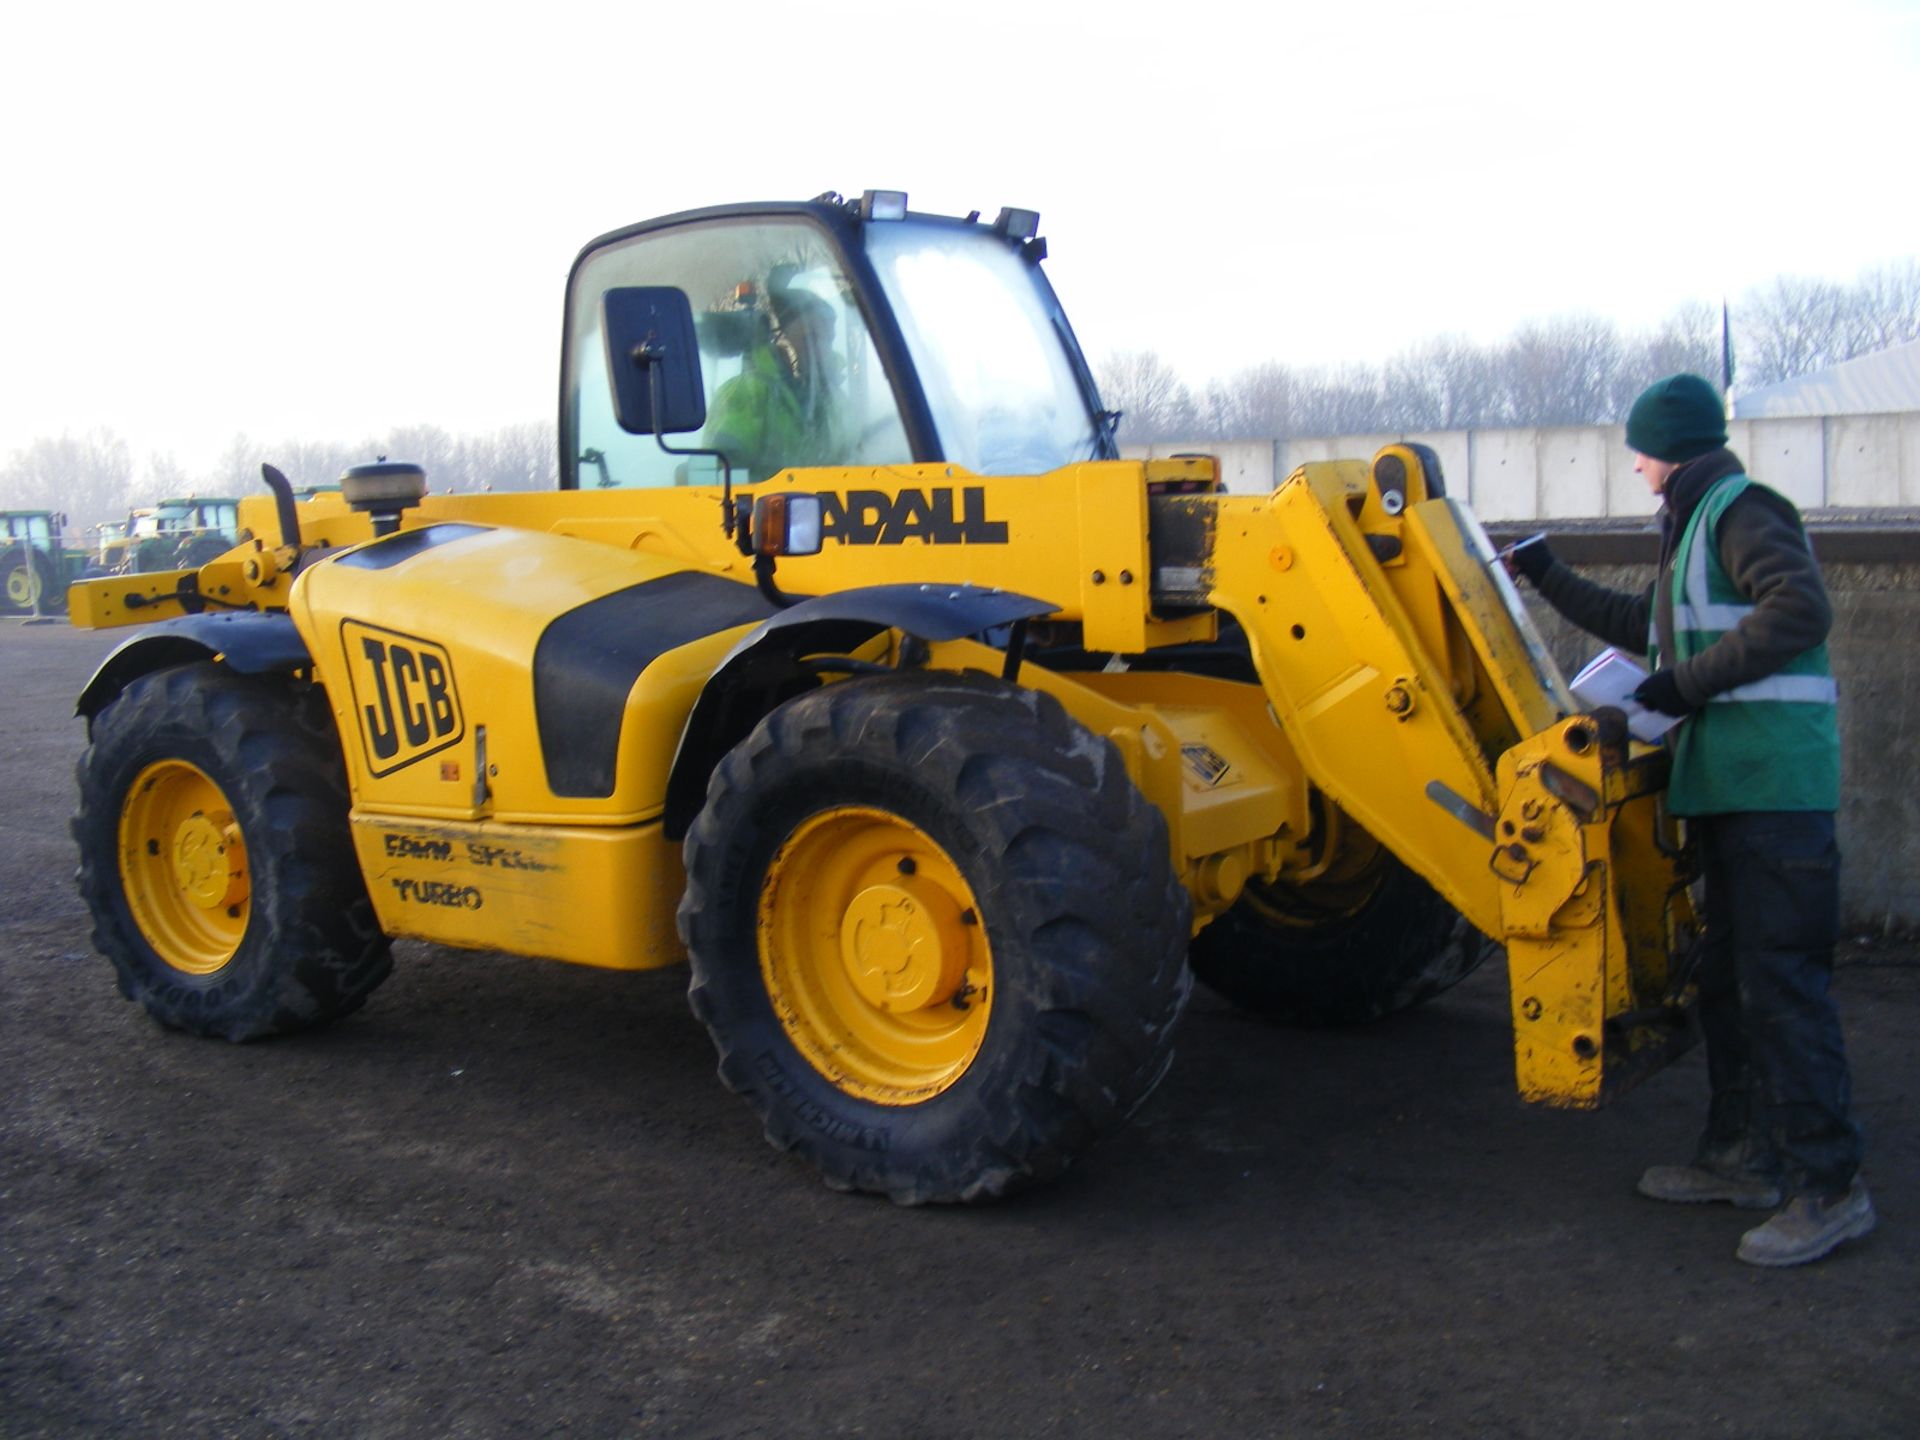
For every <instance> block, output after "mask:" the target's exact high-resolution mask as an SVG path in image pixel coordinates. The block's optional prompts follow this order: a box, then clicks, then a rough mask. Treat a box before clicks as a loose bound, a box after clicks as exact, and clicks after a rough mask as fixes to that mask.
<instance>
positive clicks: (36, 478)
mask: <svg viewBox="0 0 1920 1440" xmlns="http://www.w3.org/2000/svg"><path fill="white" fill-rule="evenodd" d="M132 478H133V455H132V451H131V450H130V449H129V448H128V446H127V442H126V441H125V440H124V439H122V438H121V437H120V436H119V435H117V434H115V433H114V432H113V431H111V430H103V429H95V430H89V431H87V432H86V433H85V434H83V435H74V434H72V433H69V432H62V433H61V434H60V435H58V436H52V437H48V436H43V437H41V438H39V439H37V440H35V441H34V442H33V443H32V444H30V445H28V446H26V447H25V448H24V449H20V450H16V451H14V452H13V454H12V455H11V456H9V457H8V459H7V461H6V463H5V464H4V465H0V508H5V509H9V510H56V511H60V512H63V513H64V514H65V515H66V516H67V517H68V520H69V522H70V523H71V524H72V526H73V527H74V528H76V529H85V528H86V527H87V526H88V525H91V524H94V523H95V522H97V521H101V520H109V519H113V518H115V517H116V516H118V517H124V516H125V514H126V509H127V496H128V490H129V484H130V482H131V480H132Z"/></svg>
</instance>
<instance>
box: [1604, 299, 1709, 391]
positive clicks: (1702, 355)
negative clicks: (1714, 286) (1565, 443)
mask: <svg viewBox="0 0 1920 1440" xmlns="http://www.w3.org/2000/svg"><path fill="white" fill-rule="evenodd" d="M1720 338H1721V337H1720V312H1719V311H1718V310H1716V309H1715V308H1714V307H1713V306H1711V305H1703V304H1700V303H1699V302H1697V301H1696V302H1694V303H1691V304H1687V305H1682V306H1681V307H1680V308H1679V309H1677V310H1675V311H1674V312H1673V314H1671V315H1670V316H1668V317H1667V319H1666V320H1665V322H1663V323H1662V324H1661V325H1659V326H1658V327H1657V328H1655V329H1653V330H1651V331H1648V332H1646V333H1645V334H1642V335H1636V336H1633V337H1631V338H1630V339H1629V340H1628V341H1627V342H1626V343H1625V345H1624V346H1623V347H1622V349H1621V352H1620V364H1619V366H1618V368H1617V369H1616V370H1615V372H1614V378H1613V398H1612V403H1611V404H1610V405H1609V406H1608V417H1609V418H1610V419H1616V420H1617V419H1619V418H1620V417H1621V416H1623V415H1625V414H1626V413H1627V410H1628V408H1629V407H1630V406H1631V405H1632V404H1633V401H1634V397H1635V396H1637V395H1639V393H1640V392H1641V391H1642V390H1644V389H1646V388H1647V386H1649V385H1651V384H1653V382H1654V381H1656V380H1660V379H1663V378H1665V377H1666V376H1668V375H1677V374H1679V373H1680V372H1681V371H1683V370H1684V371H1687V372H1689V373H1691V374H1694V375H1699V376H1703V377H1704V378H1706V379H1708V380H1711V381H1713V382H1714V383H1715V384H1716V385H1717V384H1719V383H1720V358H1721V357H1720Z"/></svg>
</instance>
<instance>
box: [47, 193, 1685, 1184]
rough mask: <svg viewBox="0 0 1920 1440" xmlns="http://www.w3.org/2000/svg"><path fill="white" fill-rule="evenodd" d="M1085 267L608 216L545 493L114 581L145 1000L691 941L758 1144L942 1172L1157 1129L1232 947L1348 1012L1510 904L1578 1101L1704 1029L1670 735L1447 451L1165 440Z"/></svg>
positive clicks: (318, 529) (765, 208)
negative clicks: (1095, 321) (1066, 309)
mask: <svg viewBox="0 0 1920 1440" xmlns="http://www.w3.org/2000/svg"><path fill="white" fill-rule="evenodd" d="M1044 253H1045V246H1044V244H1043V242H1042V241H1041V240H1039V239H1038V238H1037V235H1036V217H1034V216H1033V215H1032V214H1031V213H1028V212H1022V211H1017V210H1005V211H1002V212H1001V213H1000V215H999V217H998V218H997V219H996V220H994V221H992V222H986V221H983V220H982V219H981V218H980V217H979V216H978V215H970V216H968V217H966V218H964V219H956V218H946V217H938V216H930V215H921V214H916V213H910V212H909V211H908V210H907V208H906V203H905V197H904V196H902V195H898V194H890V193H884V192H882V193H875V192H869V193H868V194H867V195H865V196H863V197H862V198H861V199H860V200H858V201H855V202H843V201H841V200H840V199H839V198H838V197H836V196H825V197H822V198H821V199H819V200H816V201H813V202H810V203H805V204H774V205H757V206H741V207H731V208H725V209H716V210H707V211H699V212H695V213H691V214H683V215H676V216H672V217H669V218H667V219H664V220H659V221H654V222H650V223H648V224H644V225H640V226H636V227H634V228H632V229H629V230H624V231H620V232H618V233H616V234H613V235H609V236H606V237H604V238H602V239H600V240H597V241H595V242H594V243H593V244H592V245H590V246H588V248H587V249H586V250H585V251H584V252H583V253H582V254H581V255H580V257H579V259H578V260H577V261H576V262H575V265H574V267H573V271H572V274H571V277H570V279H569V282H568V288H567V301H566V317H565V341H564V362H563V370H562V377H561V413H560V437H561V476H562V480H561V489H560V490H559V491H558V493H551V494H491V495H428V494H425V493H424V492H425V486H424V483H423V478H422V476H421V475H420V473H419V472H418V471H417V470H415V469H413V468H412V467H409V466H405V465H399V464H380V465H371V466H365V467H359V468H357V469H356V470H355V471H351V472H349V473H348V475H347V476H346V477H345V479H344V481H343V493H342V494H340V495H322V496H318V497H316V498H313V499H311V500H308V501H305V502H301V503H296V501H295V499H294V497H293V495H292V493H291V491H290V489H289V487H288V485H287V482H286V481H285V479H284V478H283V477H280V476H279V475H278V473H277V472H274V471H271V469H269V472H268V475H267V478H268V481H269V484H270V486H272V487H273V489H274V490H275V495H274V497H273V498H272V499H271V500H269V499H267V498H265V497H262V498H260V499H250V500H248V501H247V502H245V504H244V506H243V513H242V516H241V520H242V525H243V527H244V529H243V532H242V539H241V542H240V543H239V544H237V545H236V546H234V547H233V548H232V549H230V550H229V551H228V552H226V553H225V554H224V555H222V556H221V557H219V558H217V559H213V560H210V561H208V562H207V563H204V564H202V565H200V566H198V567H197V568H196V569H191V570H182V571H176V572H170V573H165V574H157V575H130V576H125V577H119V578H115V579H112V580H102V581H96V582H91V583H89V584H86V585H83V586H79V587H76V589H75V592H74V599H73V605H72V613H73V616H74V619H75V621H76V622H77V623H81V624H88V625H95V626H110V625H121V624H132V623H136V622H142V621H156V620H157V621H160V622H162V623H160V624H158V625H154V626H152V627H151V628H149V629H148V630H147V631H146V632H145V633H144V634H143V635H141V636H140V637H138V638H135V639H133V640H131V641H130V642H129V643H128V644H126V645H125V646H123V647H122V648H120V649H119V650H117V651H116V652H115V653H114V654H113V655H112V656H111V657H110V658H109V659H108V660H107V661H106V663H105V664H104V665H103V666H102V667H101V669H100V671H99V673H98V674H97V675H95V677H94V678H93V680H92V681H91V682H90V683H89V684H88V686H87V687H86V690H85V692H84V693H83V694H82V696H81V698H80V705H79V708H80V711H81V713H82V714H84V715H85V716H86V718H87V721H88V726H89V732H90V740H91V743H90V745H89V747H88V749H87V751H86V755H85V759H84V760H83V762H82V765H81V784H80V790H81V794H80V808H79V813H78V816H77V818H76V820H75V833H76V835H77V836H78V839H79V843H80V849H81V855H82V868H81V887H82V889H83V891H84V893H85V896H86V899H87V902H88V904H89V906H90V907H91V909H92V912H93V916H94V920H95V938H96V941H97V943H98V944H99V946H100V948H101V950H102V951H103V952H104V953H105V954H106V955H107V956H108V957H109V958H110V959H111V960H112V962H113V963H114V966H115V968H116V970H117V971H118V974H119V979H120V984H121V988H122V989H123V991H124V992H125V993H126V994H127V995H128V996H129V997H131V998H133V999H136V1000H138V1001H140V1002H141V1003H142V1004H143V1005H145V1006H146V1008H147V1009H148V1010H149V1011H150V1012H151V1013H152V1014H153V1015H154V1016H155V1017H156V1018H157V1019H159V1020H160V1021H161V1022H162V1023H164V1024H167V1025H172V1026H176V1027H179V1028H183V1029H187V1030H191V1031H195V1032H198V1033H202V1034H208V1035H217V1036H225V1037H228V1038H231V1039H237V1040H243V1039H250V1038H253V1037H256V1036H262V1035H267V1034H272V1033H275V1032H279V1031H285V1030H291V1029H295V1028H299V1027H303V1026H308V1025H314V1024H318V1023H322V1022H324V1021H327V1020H330V1019H333V1018H335V1017H337V1016H340V1015H343V1014H346V1013H348V1012H350V1011H352V1010H353V1009H355V1008H357V1007H358V1006H359V1005H360V1004H361V1003H362V1002H363V1001H364V1000H365V999H366V997H367V995H368V993H369V992H370V991H371V990H372V989H373V988H374V987H375V986H376V985H378V984H379V983H380V981H381V980H382V979H383V978H384V977H385V975H386V974H387V972H388V969H389V964H390V961H389V958H388V941H389V937H392V936H401V935H407V936H417V937H420V938H423V939H427V940H432V941H438V942H440V943H443V944H448V945H456V946H467V947H475V948H485V949H493V950H505V951H511V952H516V953H520V954H528V955H541V956H550V957H554V958H558V959H563V960H571V961H576V962H580V963H584V964H591V965H600V966H609V967H615V968H629V969H637V968H644V967H650V966H658V965H666V964H671V963H676V962H678V961H680V960H682V959H683V958H684V959H687V960H689V961H690V962H691V970H692V985H691V1001H692V1005H693V1008H694V1011H695V1013H696V1014H697V1015H698V1016H699V1017H700V1019H701V1020H702V1021H703V1022H704V1023H705V1024H706V1025H707V1027H708V1028H709V1030H710V1031H711V1033H712V1036H713V1039H714V1043H715V1044H716V1046H717V1047H718V1049H719V1053H720V1070H721V1074H722V1077H723V1078H724V1079H725V1081H726V1082H727V1084H729V1085H730V1086H732V1087H733V1088H734V1089H736V1090H738V1091H740V1092H741V1093H743V1094H744V1095H746V1096H747V1098H748V1099H749V1101H750V1103H751V1104H752V1105H753V1106H754V1108H755V1109H756V1110H757V1111H758V1112H759V1114H760V1116H761V1118H762V1120H763V1121H764V1123H765V1126H766V1130H767V1134H768V1136H769V1138H770V1139H772V1140H773V1142H774V1143H775V1144H777V1145H780V1146H783V1147H785V1148H789V1149H792V1150H796V1151H798V1152H800V1153H801V1154H803V1155H804V1156H806V1158H807V1159H809V1160H810V1161H811V1162H812V1163H813V1164H814V1165H815V1166H816V1167H817V1168H818V1169H819V1170H820V1172H821V1173H822V1174H823V1175H824V1176H825V1178H826V1179H827V1181H828V1183H829V1184H832V1185H835V1186H838V1187H843V1188H852V1189H862V1190H872V1191H878V1192H882V1193H885V1194H888V1195H891V1196H893V1197H894V1198H895V1199H897V1200H901V1201H907V1202H917V1201H932V1200H967V1199H976V1198H981V1197H987V1196H992V1195H998V1194H1001V1193H1004V1192H1006V1191H1008V1190H1011V1189H1013V1188H1016V1187H1017V1186H1019V1185H1021V1184H1024V1183H1027V1182H1030V1181H1032V1180H1035V1179H1040V1178H1044V1177H1047V1176H1050V1175H1053V1174H1055V1173H1057V1172H1058V1171H1060V1170H1061V1169H1062V1168H1063V1167H1065V1166H1066V1165H1067V1164H1068V1163H1069V1161H1070V1160H1071V1159H1072V1157H1073V1156H1074V1155H1075V1154H1077V1153H1078V1152H1079V1151H1080V1150H1081V1149H1082V1148H1083V1147H1084V1146H1086V1145H1087V1144H1088V1143H1090V1142H1091V1141H1093V1140H1094V1139H1096V1138H1097V1137H1099V1136H1100V1135H1102V1134H1104V1133H1106V1132H1108V1131H1111V1130H1112V1129H1114V1128H1115V1127H1116V1126H1118V1125H1119V1124H1120V1123H1121V1121H1122V1120H1123V1119H1124V1118H1125V1117H1126V1115H1127V1114H1128V1113H1129V1112H1130V1111H1131V1110H1132V1109H1133V1108H1134V1107H1135V1106H1136V1105H1138V1104H1139V1103H1140V1101H1141V1100H1142V1099H1143V1098H1144V1097H1145V1096H1146V1095H1147V1093H1148V1092H1149V1091H1150V1090H1151V1089H1152V1088H1153V1086H1154V1084H1155V1083H1156V1082H1157V1081H1158V1079H1159V1078H1160V1076H1161V1074H1162V1073H1163V1072H1164V1071H1165V1069H1166V1067H1167V1064H1168V1062H1169V1060H1170V1059H1171V1056H1172V1040H1173V1033H1174V1028H1175V1022H1176V1021H1177V1020H1178V1018H1179V1016H1180V1013H1181V1009H1182V1007H1183V1005H1184V1004H1185V1001H1186V998H1187V993H1188V986H1189V979H1188V977H1189V974H1190V973H1191V974H1198V975H1199V976H1200V977H1201V979H1202V980H1204V981H1205V982H1207V983H1209V984H1211V985H1213V986H1214V987H1216V988H1217V989H1219V990H1220V991H1221V992H1223V993H1224V994H1226V995H1227V996H1229V997H1231V998H1232V999H1234V1000H1236V1001H1239V1002H1241V1003H1243V1004H1246V1005H1248V1006H1252V1007H1254V1008H1256V1009H1259V1010H1262V1011H1266V1012H1270V1013H1274V1014H1279V1015H1285V1016H1291V1017H1296V1018H1305V1019H1311V1020H1329V1021H1347V1020H1358V1019H1365V1018H1369V1017H1371V1016H1376V1015H1380V1014H1383V1013H1386V1012H1387V1011H1390V1010H1393V1009H1396V1008H1399V1007H1402V1006H1405V1005H1409V1004H1413V1003H1415V1002H1417V1001H1419V1000H1421V999H1424V998H1426V997H1427V996H1429V995H1432V994H1434V993H1435V992H1437V991H1438V990H1439V989H1441V988H1443V987H1444V986H1445V985H1447V984H1449V983H1451V982H1452V981H1453V980H1455V979H1457V978H1458V977H1459V976H1460V975H1461V974H1463V973H1464V972H1465V970H1466V969H1468V968H1470V966H1471V965H1472V963H1474V961H1476V960H1477V959H1478V958H1479V956H1480V954H1481V953H1482V942H1481V940H1480V937H1482V936H1484V937H1487V938H1488V939H1489V940H1491V941H1494V942H1498V943H1499V944H1500V945H1503V946H1504V947H1505V950H1506V954H1507V959H1508V964H1509V966H1510V970H1511V976H1512V990H1513V1007H1514V1025H1515V1034H1516V1069H1517V1075H1518V1080H1519V1085H1520V1089H1521V1091H1522V1093H1523V1094H1525V1095H1526V1096H1527V1097H1528V1098H1530V1099H1535V1100H1543V1101H1547V1102H1549V1103H1554V1104H1561V1105H1574V1106H1586V1105H1592V1104H1596V1103H1598V1102H1599V1101H1600V1099H1601V1098H1602V1096H1603V1095H1604V1094H1606V1093H1607V1092H1609V1091H1611V1090H1613V1089H1615V1088H1617V1087H1618V1086H1620V1085H1622V1084H1624V1083H1626V1082H1628V1081H1629V1080H1631V1079H1632V1078H1634V1077H1636V1076H1637V1075H1639V1074H1642V1073H1645V1072H1646V1071H1647V1070H1648V1069H1650V1068H1652V1067H1653V1066H1654V1065H1656V1064H1657V1063H1658V1062H1659V1061H1660V1060H1661V1059H1662V1058H1664V1057H1665V1056H1666V1055H1668V1054H1670V1053H1671V1052H1672V1051H1673V1050H1674V1049H1675V1048H1676V1047H1677V1046H1679V1045H1680V1044H1682V1043H1684V1040H1685V1036H1686V1023H1685V999H1686V997H1685V995H1684V994H1683V993H1682V991H1681V989H1680V987H1679V986H1678V984H1677V981H1676V978H1675V976H1674V975H1673V974H1672V973H1671V971H1672V970H1673V969H1674V968H1676V967H1672V966H1671V965H1670V958H1671V957H1673V956H1675V955H1676V954H1678V953H1680V947H1682V946H1683V945H1684V944H1685V942H1686V939H1687V935H1688V933H1689V929H1690V925H1691V920H1690V916H1689V914H1688V910H1687V892H1686V881H1687V878H1688V877H1687V872H1686V869H1685V865H1684V862H1683V858H1682V852H1681V850H1680V847H1679V846H1678V844H1677V843H1676V836H1675V834H1674V831H1673V827H1672V826H1671V825H1670V824H1669V823H1668V822H1667V820H1666V819H1665V817H1664V815H1663V813H1662V810H1661V806H1660V800H1661V796H1662V793H1663V786H1664V783H1665V774H1666V767H1665V759H1664V757H1663V755H1662V753H1661V752H1660V751H1658V750H1655V749H1650V748H1648V747H1644V746H1640V745H1637V744H1633V743H1631V742H1630V741H1629V739H1628V736H1627V734H1626V732H1625V729H1624V727H1623V724H1622V723H1621V718H1620V717H1619V715H1618V714H1617V712H1606V713H1603V714H1601V715H1599V716H1589V715H1584V714H1581V713H1579V710H1578V707H1577V706H1576V704H1575V702H1574V701H1573V699H1572V697H1571V696H1570V695H1569V693H1568V691H1567V688H1566V686H1565V683H1564V682H1563V680H1562V679H1561V677H1560V675H1559V673H1558V671H1557V670H1556V669H1555V667H1554V665H1553V663H1552V661H1551V660H1550V659H1549V658H1548V656H1547V655H1546V652H1545V650H1544V649H1543V647H1542V645H1541V644H1540V641H1539V639H1538V637H1537V636H1536V635H1535V633H1534V632H1533V630H1532V628H1531V627H1530V626H1529V624H1528V621H1527V619H1526V616H1525V613H1524V610H1523V608H1522V606H1521V604H1520V602H1519V600H1518V597H1517V596H1516V595H1515V593H1514V591H1513V589H1512V587H1511V585H1510V584H1509V583H1508V582H1507V580H1506V579H1505V577H1504V575H1503V574H1502V573H1501V571H1500V568H1499V566H1498V565H1497V564H1495V563H1493V556H1492V551H1491V549H1490V547H1489V546H1488V543H1487V541H1486V538H1485V535H1484V534H1483V532H1482V531H1481V529H1480V526H1479V525H1478V524H1477V523H1476V522H1475V520H1474V519H1473V517H1472V516H1471V515H1470V514H1469V513H1468V512H1467V510H1466V509H1465V507H1464V506H1463V505H1462V504H1461V503H1460V502H1459V501H1457V500H1454V499H1452V498H1449V497H1448V496H1447V495H1446V494H1445V493H1444V489H1443V486H1442V481H1441V476H1440V473H1439V467H1438V465H1437V464H1436V463H1435V462H1434V459H1433V456H1432V455H1431V453H1429V452H1427V451H1425V450H1424V449H1422V448H1421V447H1419V446H1412V445H1390V446H1388V447H1387V448H1386V449H1384V450H1382V451H1381V452H1380V453H1379V454H1378V455H1376V456H1375V457H1373V459H1372V460H1371V461H1359V460H1355V461H1341V462H1334V463H1327V464H1316V465H1309V466H1305V467H1303V468H1302V469H1300V470H1299V471H1296V472H1295V473H1294V474H1293V475H1292V476H1290V477H1289V478H1288V479H1287V480H1286V482H1285V483H1284V484H1283V485H1281V486H1280V488H1279V489H1278V490H1276V491H1275V492H1274V493H1273V494H1271V495H1261V496H1235V495H1228V494H1225V493H1223V491H1222V489H1221V487H1220V485H1219V483H1218V480H1217V470H1216V466H1215V464H1214V462H1213V461H1212V460H1210V459H1208V458H1205V457H1189V458H1182V459H1178V460H1163V461H1148V462H1140V461H1127V460H1122V459H1120V458H1118V453H1117V450H1116V448H1115V445H1114V443H1113V421H1114V418H1115V417H1114V416H1112V415H1111V414H1109V413H1107V412H1106V411H1104V410H1103V408H1102V406H1101V403H1100V400H1099V397H1098V395H1097V394H1096V391H1095V387H1094V385H1093V382H1092V379H1091V377H1090V375H1089V372H1088V369H1087V366H1086V364H1085V361H1084V359H1083V358H1082V355H1081V352H1080V349H1079V347H1078V344H1077V343H1076V341H1075V339H1074V336H1073V332H1072V330H1071V328H1070V327H1069V326H1068V324H1067V320H1066V317H1065V316H1064V314H1063V313H1062V312H1061V309H1060V307H1059V305H1058V303H1057V302H1056V300H1055V298H1054V295H1053V293H1052V291H1051V289H1050V287H1049V286H1048V284H1047V282H1046V280H1045V278H1044V277H1043V275H1042V273H1041V269H1040V262H1041V259H1042V257H1043V255H1044ZM776 567H777V569H776ZM1462 917H1464V920H1465V922H1467V923H1465V924H1462V923H1461V919H1462Z"/></svg>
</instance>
